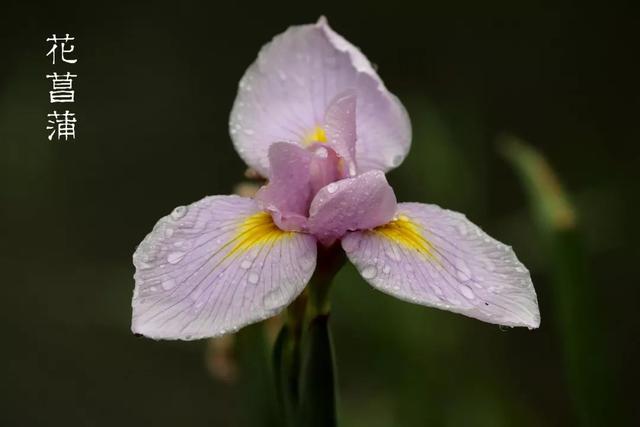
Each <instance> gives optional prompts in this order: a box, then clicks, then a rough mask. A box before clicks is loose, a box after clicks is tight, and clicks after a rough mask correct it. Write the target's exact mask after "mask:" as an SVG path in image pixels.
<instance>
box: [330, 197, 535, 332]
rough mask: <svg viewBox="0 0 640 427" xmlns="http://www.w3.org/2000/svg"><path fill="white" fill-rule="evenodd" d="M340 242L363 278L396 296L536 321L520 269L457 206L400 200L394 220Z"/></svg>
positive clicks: (517, 321) (501, 320) (498, 318)
mask: <svg viewBox="0 0 640 427" xmlns="http://www.w3.org/2000/svg"><path fill="white" fill-rule="evenodd" d="M342 246H343V248H344V250H345V252H346V253H347V256H348V257H349V259H350V260H351V262H352V263H353V264H355V265H356V267H357V268H358V270H359V271H360V274H361V275H362V277H363V278H364V279H365V280H367V281H368V282H369V283H370V284H371V285H372V286H373V287H375V288H377V289H379V290H381V291H383V292H385V293H388V294H390V295H393V296H395V297H398V298H400V299H403V300H406V301H410V302H413V303H417V304H422V305H426V306H431V307H436V308H441V309H444V310H449V311H453V312H456V313H460V314H464V315H466V316H469V317H473V318H476V319H480V320H483V321H485V322H489V323H496V324H500V325H506V326H526V327H529V328H537V327H538V326H539V324H540V313H539V311H538V302H537V298H536V293H535V290H534V288H533V284H532V283H531V277H530V275H529V272H528V271H527V269H526V268H525V267H524V266H523V265H522V263H520V261H518V259H517V258H516V256H515V254H514V252H513V250H512V249H511V247H509V246H506V245H504V244H502V243H500V242H498V241H497V240H495V239H493V238H491V237H490V236H488V235H487V234H486V233H484V232H483V231H482V230H481V229H480V228H479V227H478V226H476V225H474V224H473V223H471V222H470V221H469V220H468V219H467V218H466V217H465V216H464V215H462V214H460V213H457V212H452V211H449V210H445V209H441V208H440V207H438V206H435V205H425V204H420V203H401V204H399V205H398V213H397V215H396V217H395V219H394V220H393V221H391V222H390V223H388V224H386V225H383V226H381V227H377V228H375V229H374V230H371V231H364V232H354V233H350V234H349V235H347V236H346V237H345V238H344V239H343V240H342Z"/></svg>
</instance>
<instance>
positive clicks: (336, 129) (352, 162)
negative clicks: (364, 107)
mask: <svg viewBox="0 0 640 427" xmlns="http://www.w3.org/2000/svg"><path fill="white" fill-rule="evenodd" d="M324 128H325V131H326V134H327V140H328V143H329V144H330V145H331V147H333V149H334V150H335V151H336V153H338V155H339V156H340V157H342V159H343V162H345V167H346V170H347V171H348V175H349V176H355V175H356V173H357V168H356V93H355V91H353V90H348V91H346V92H343V93H341V94H339V95H338V96H336V97H335V98H334V99H333V101H331V103H330V104H329V106H328V107H327V112H326V114H325V118H324Z"/></svg>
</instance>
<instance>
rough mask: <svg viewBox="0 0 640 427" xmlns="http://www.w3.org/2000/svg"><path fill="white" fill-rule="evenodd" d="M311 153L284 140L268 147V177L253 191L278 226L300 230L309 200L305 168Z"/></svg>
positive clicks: (311, 156) (306, 213)
mask: <svg viewBox="0 0 640 427" xmlns="http://www.w3.org/2000/svg"><path fill="white" fill-rule="evenodd" d="M312 161H313V154H312V153H311V152H310V151H308V150H305V149H304V148H302V147H300V146H298V145H294V144H289V143H287V142H276V143H275V144H272V145H271V147H270V148H269V162H270V165H271V169H272V172H271V177H270V179H269V183H268V184H267V185H265V186H263V187H262V188H261V189H260V190H259V191H258V193H257V194H256V200H258V201H259V202H260V204H261V206H262V207H263V208H264V209H266V210H268V211H269V212H271V213H272V214H274V219H275V220H276V222H277V223H278V226H279V227H280V228H284V229H288V230H296V229H298V230H299V229H301V228H302V227H303V226H304V225H305V223H306V217H307V215H308V211H309V203H310V202H311V197H312V193H311V190H312V189H311V177H310V174H309V169H310V166H311V163H312Z"/></svg>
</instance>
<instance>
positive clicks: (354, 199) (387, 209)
mask: <svg viewBox="0 0 640 427" xmlns="http://www.w3.org/2000/svg"><path fill="white" fill-rule="evenodd" d="M395 211H396V196H395V194H394V193H393V189H392V188H391V186H390V185H389V183H387V179H386V178H385V176H384V173H382V172H380V171H369V172H365V173H363V174H362V175H358V176H357V177H355V178H347V179H343V180H341V181H338V182H332V183H331V184H329V185H327V186H326V187H324V188H322V189H321V190H320V191H319V192H318V194H316V196H315V197H314V199H313V201H312V202H311V207H310V208H309V231H310V232H311V234H313V235H314V236H316V237H317V238H318V240H320V241H321V242H322V243H323V244H324V245H326V246H329V245H331V244H333V242H335V241H336V240H337V239H339V238H341V237H342V236H344V234H345V233H346V232H347V231H353V230H366V229H369V228H373V227H377V226H379V225H381V224H385V223H387V222H388V221H389V220H391V218H392V217H393V214H394V213H395Z"/></svg>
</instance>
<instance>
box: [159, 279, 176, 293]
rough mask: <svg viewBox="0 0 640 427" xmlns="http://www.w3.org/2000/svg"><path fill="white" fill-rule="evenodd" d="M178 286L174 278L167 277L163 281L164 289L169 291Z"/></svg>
mask: <svg viewBox="0 0 640 427" xmlns="http://www.w3.org/2000/svg"><path fill="white" fill-rule="evenodd" d="M175 286H176V281H175V280H173V279H167V280H165V281H164V282H162V289H164V290H165V291H168V290H169V289H173V288H174V287H175Z"/></svg>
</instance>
